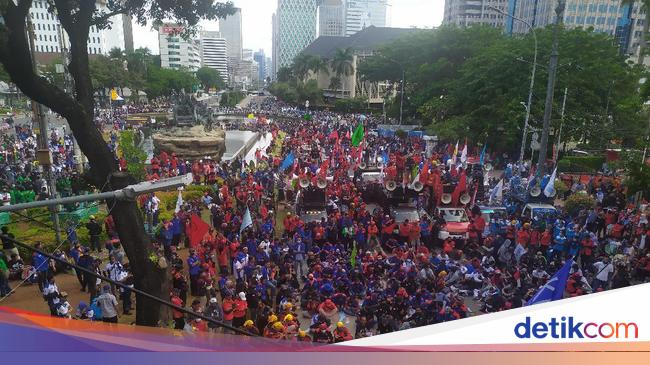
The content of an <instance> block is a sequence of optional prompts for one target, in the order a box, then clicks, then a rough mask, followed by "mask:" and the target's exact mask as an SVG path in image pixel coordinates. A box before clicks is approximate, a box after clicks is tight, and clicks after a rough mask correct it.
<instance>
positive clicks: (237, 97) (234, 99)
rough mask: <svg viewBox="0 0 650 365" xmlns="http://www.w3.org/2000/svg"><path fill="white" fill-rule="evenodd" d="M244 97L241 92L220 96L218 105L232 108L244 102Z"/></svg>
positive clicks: (231, 92)
mask: <svg viewBox="0 0 650 365" xmlns="http://www.w3.org/2000/svg"><path fill="white" fill-rule="evenodd" d="M245 97H246V95H244V93H242V92H241V91H230V92H226V93H223V94H222V95H221V101H220V102H219V105H221V106H226V107H230V108H234V107H235V106H236V105H237V104H239V102H240V101H242V100H244V98H245Z"/></svg>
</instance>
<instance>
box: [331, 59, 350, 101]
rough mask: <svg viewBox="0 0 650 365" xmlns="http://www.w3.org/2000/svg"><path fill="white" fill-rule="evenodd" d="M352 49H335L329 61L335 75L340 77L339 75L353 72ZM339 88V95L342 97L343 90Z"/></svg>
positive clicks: (348, 74) (347, 74)
mask: <svg viewBox="0 0 650 365" xmlns="http://www.w3.org/2000/svg"><path fill="white" fill-rule="evenodd" d="M353 62H354V51H353V50H352V48H346V49H341V48H339V49H337V50H336V53H335V54H334V57H332V60H331V61H330V64H331V66H332V70H334V72H335V73H336V76H337V77H338V78H339V79H340V78H341V76H345V77H347V76H350V75H352V74H353V73H354V63H353ZM344 91H345V90H341V97H343V92H344Z"/></svg>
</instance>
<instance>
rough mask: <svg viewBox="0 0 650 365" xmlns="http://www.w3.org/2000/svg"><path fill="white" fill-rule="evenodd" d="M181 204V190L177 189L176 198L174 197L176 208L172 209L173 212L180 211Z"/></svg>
mask: <svg viewBox="0 0 650 365" xmlns="http://www.w3.org/2000/svg"><path fill="white" fill-rule="evenodd" d="M182 206H183V191H182V190H180V189H179V190H178V199H176V209H174V213H178V212H180V211H181V207H182Z"/></svg>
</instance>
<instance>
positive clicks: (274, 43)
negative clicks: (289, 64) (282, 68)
mask: <svg viewBox="0 0 650 365" xmlns="http://www.w3.org/2000/svg"><path fill="white" fill-rule="evenodd" d="M278 42H279V37H278V15H277V14H276V13H273V15H272V16H271V58H272V60H273V64H272V65H271V78H272V79H275V75H276V74H277V73H278V68H279V67H277V63H278Z"/></svg>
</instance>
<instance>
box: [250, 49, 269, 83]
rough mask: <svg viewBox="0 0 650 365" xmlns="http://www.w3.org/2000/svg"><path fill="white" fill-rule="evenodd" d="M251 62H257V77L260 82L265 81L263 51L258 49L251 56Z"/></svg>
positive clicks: (264, 57)
mask: <svg viewBox="0 0 650 365" xmlns="http://www.w3.org/2000/svg"><path fill="white" fill-rule="evenodd" d="M253 60H254V61H255V62H257V66H258V70H257V71H258V72H257V77H258V78H259V79H260V80H261V81H264V80H265V79H266V66H267V63H266V55H265V54H264V50H263V49H260V50H259V51H257V52H255V53H254V54H253Z"/></svg>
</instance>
